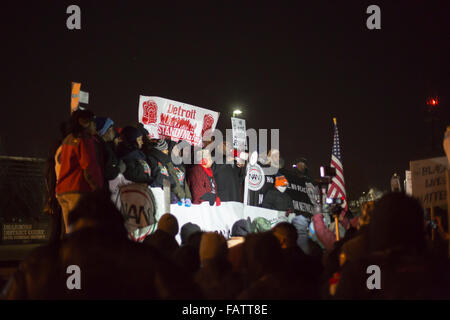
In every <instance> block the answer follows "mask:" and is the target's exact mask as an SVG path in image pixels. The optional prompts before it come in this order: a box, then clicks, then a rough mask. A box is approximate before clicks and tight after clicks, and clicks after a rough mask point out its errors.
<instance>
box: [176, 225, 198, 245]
mask: <svg viewBox="0 0 450 320" xmlns="http://www.w3.org/2000/svg"><path fill="white" fill-rule="evenodd" d="M197 231H201V229H200V227H199V226H198V225H197V224H194V223H191V222H188V223H185V224H184V225H183V226H182V227H181V231H180V237H181V243H182V244H184V243H186V242H187V240H188V239H189V236H190V235H191V234H193V233H195V232H197Z"/></svg>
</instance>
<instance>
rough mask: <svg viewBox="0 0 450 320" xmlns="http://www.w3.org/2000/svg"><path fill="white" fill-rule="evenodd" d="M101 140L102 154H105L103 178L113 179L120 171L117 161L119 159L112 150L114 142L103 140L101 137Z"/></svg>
mask: <svg viewBox="0 0 450 320" xmlns="http://www.w3.org/2000/svg"><path fill="white" fill-rule="evenodd" d="M101 141H102V142H103V149H104V155H105V171H104V172H105V179H106V180H107V181H108V180H113V179H115V178H116V177H117V176H118V175H119V173H120V167H119V163H120V160H119V158H118V157H117V154H116V152H115V151H114V142H112V141H110V142H104V141H103V139H102V140H101Z"/></svg>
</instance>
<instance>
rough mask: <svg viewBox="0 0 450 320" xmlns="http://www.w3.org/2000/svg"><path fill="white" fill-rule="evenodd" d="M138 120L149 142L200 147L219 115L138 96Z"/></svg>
mask: <svg viewBox="0 0 450 320" xmlns="http://www.w3.org/2000/svg"><path fill="white" fill-rule="evenodd" d="M138 119H139V122H141V123H142V124H143V125H144V127H145V128H146V129H147V130H148V132H149V138H150V139H171V140H173V141H179V140H184V141H186V142H188V143H189V144H191V145H193V146H201V145H202V138H203V136H204V134H205V132H206V131H207V130H209V129H211V130H214V129H215V128H216V125H217V120H218V119H219V113H218V112H215V111H211V110H208V109H203V108H200V107H196V106H193V105H189V104H186V103H182V102H178V101H174V100H169V99H165V98H161V97H153V96H152V97H148V96H142V95H141V96H139V112H138Z"/></svg>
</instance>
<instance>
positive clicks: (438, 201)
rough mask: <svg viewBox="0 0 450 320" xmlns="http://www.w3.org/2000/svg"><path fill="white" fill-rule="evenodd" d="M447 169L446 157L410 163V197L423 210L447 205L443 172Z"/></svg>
mask: <svg viewBox="0 0 450 320" xmlns="http://www.w3.org/2000/svg"><path fill="white" fill-rule="evenodd" d="M448 167H449V165H448V161H447V158H446V157H439V158H430V159H424V160H417V161H411V162H410V170H411V182H412V195H413V197H415V198H417V199H419V200H420V202H421V203H422V205H423V207H424V208H431V207H438V206H441V207H442V206H446V205H447V191H446V177H445V172H446V170H448Z"/></svg>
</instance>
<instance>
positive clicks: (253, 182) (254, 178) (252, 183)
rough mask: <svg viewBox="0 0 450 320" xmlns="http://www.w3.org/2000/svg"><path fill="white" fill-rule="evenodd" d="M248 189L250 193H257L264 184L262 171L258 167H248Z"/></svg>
mask: <svg viewBox="0 0 450 320" xmlns="http://www.w3.org/2000/svg"><path fill="white" fill-rule="evenodd" d="M247 178H248V188H249V189H250V190H252V191H258V190H259V189H261V188H262V187H263V185H264V183H265V176H264V172H263V169H262V168H261V167H260V166H259V165H258V164H255V165H250V166H249V169H248V173H247Z"/></svg>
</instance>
